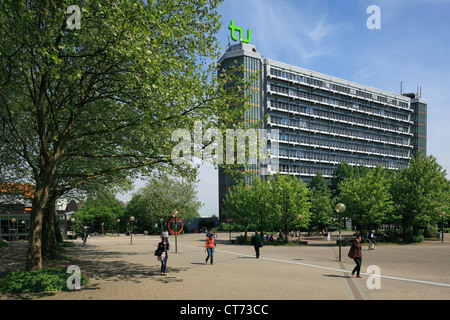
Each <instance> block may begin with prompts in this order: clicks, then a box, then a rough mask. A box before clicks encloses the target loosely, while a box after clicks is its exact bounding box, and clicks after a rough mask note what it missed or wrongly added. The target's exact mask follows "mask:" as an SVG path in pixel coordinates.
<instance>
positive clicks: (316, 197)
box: [308, 172, 334, 230]
mask: <svg viewBox="0 0 450 320" xmlns="http://www.w3.org/2000/svg"><path fill="white" fill-rule="evenodd" d="M308 188H309V190H310V191H311V208H310V212H311V225H312V226H316V227H317V228H318V230H322V229H323V228H325V227H327V226H329V225H330V224H331V220H332V218H333V216H334V210H333V199H332V196H331V191H330V189H329V187H328V185H327V183H326V181H325V179H324V177H323V175H322V174H321V173H320V172H317V174H316V176H315V177H314V178H312V179H311V181H310V182H309V183H308Z"/></svg>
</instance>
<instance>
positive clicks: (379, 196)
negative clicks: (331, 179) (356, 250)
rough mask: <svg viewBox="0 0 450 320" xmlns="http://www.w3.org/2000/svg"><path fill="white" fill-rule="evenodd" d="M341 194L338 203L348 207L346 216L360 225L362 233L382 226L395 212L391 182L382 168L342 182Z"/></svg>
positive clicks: (340, 185) (379, 167) (340, 186)
mask: <svg viewBox="0 0 450 320" xmlns="http://www.w3.org/2000/svg"><path fill="white" fill-rule="evenodd" d="M339 193H340V196H339V201H338V202H342V203H344V204H345V206H346V207H347V209H346V211H345V216H346V217H348V218H351V219H352V221H353V222H354V223H356V224H358V225H359V226H360V230H361V232H362V231H363V230H368V229H372V228H374V227H375V226H377V225H379V224H381V223H382V222H383V221H384V220H385V218H386V217H387V216H388V215H389V214H390V213H391V212H392V211H393V202H392V196H391V194H390V181H389V180H388V179H387V177H386V173H385V169H384V168H383V167H382V166H378V167H377V168H376V169H374V170H371V171H370V172H369V173H368V174H366V175H365V176H362V177H356V178H353V179H346V180H344V181H342V182H341V183H340V184H339Z"/></svg>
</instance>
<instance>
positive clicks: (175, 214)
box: [172, 210, 178, 253]
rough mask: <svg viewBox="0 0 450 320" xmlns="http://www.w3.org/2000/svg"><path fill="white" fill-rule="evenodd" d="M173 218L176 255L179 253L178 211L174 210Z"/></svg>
mask: <svg viewBox="0 0 450 320" xmlns="http://www.w3.org/2000/svg"><path fill="white" fill-rule="evenodd" d="M172 217H173V218H174V219H175V220H174V221H175V253H178V228H177V218H178V211H177V210H174V211H172Z"/></svg>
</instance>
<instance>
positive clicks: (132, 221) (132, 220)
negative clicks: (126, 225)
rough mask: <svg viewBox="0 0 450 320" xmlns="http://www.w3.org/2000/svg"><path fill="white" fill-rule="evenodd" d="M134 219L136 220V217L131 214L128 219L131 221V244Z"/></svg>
mask: <svg viewBox="0 0 450 320" xmlns="http://www.w3.org/2000/svg"><path fill="white" fill-rule="evenodd" d="M134 220H136V218H135V217H133V216H131V217H130V221H131V238H130V244H133V223H134Z"/></svg>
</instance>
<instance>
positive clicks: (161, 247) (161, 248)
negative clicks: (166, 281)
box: [156, 237, 170, 276]
mask: <svg viewBox="0 0 450 320" xmlns="http://www.w3.org/2000/svg"><path fill="white" fill-rule="evenodd" d="M169 249H170V245H169V243H168V242H167V238H165V237H163V238H161V242H160V243H158V248H157V249H156V250H157V253H158V261H161V275H162V276H165V275H166V268H167V259H168V258H169V255H168V253H167V251H168V250H169Z"/></svg>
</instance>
